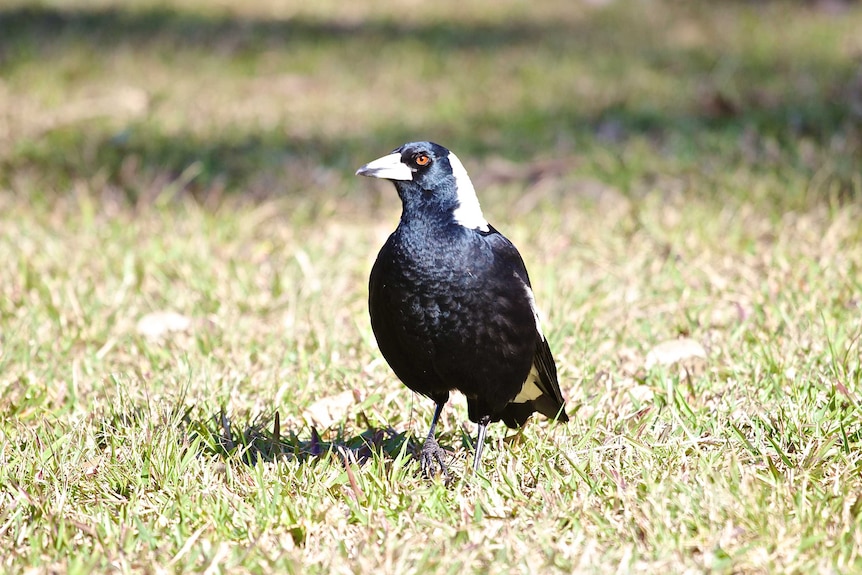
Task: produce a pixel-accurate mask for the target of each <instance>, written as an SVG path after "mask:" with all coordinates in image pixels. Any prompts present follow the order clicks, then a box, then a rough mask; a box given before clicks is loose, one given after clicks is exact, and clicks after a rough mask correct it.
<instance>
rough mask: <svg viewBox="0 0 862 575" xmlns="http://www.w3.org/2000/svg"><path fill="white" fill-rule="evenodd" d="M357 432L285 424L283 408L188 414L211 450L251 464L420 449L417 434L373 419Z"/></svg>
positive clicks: (361, 458) (190, 429)
mask: <svg viewBox="0 0 862 575" xmlns="http://www.w3.org/2000/svg"><path fill="white" fill-rule="evenodd" d="M365 423H366V425H367V428H366V429H365V431H363V432H361V433H358V434H356V435H351V434H349V433H345V432H344V430H343V428H336V429H333V430H330V431H328V432H326V433H323V434H321V433H320V432H319V431H318V430H317V428H315V427H313V426H312V427H305V426H303V427H302V428H290V427H288V428H286V429H285V428H284V427H283V426H282V424H281V415H280V413H279V412H278V411H275V412H274V413H268V414H258V415H256V416H254V417H252V418H251V419H249V420H247V421H245V422H242V423H239V424H237V423H235V422H233V421H232V420H231V418H230V417H229V416H228V414H227V412H226V411H225V410H224V409H222V410H220V411H219V412H218V413H216V414H213V415H212V416H211V417H209V418H207V419H203V420H200V419H197V420H196V419H192V418H184V420H183V424H184V427H185V429H186V437H187V438H188V440H189V441H190V442H196V443H197V444H198V445H199V446H200V450H201V451H202V452H204V453H208V454H211V455H219V456H222V457H225V458H237V459H239V460H241V461H243V462H244V463H246V464H249V465H255V464H257V463H260V462H275V461H279V460H287V461H297V462H300V463H306V462H309V461H312V460H315V459H320V458H323V457H328V456H329V454H331V453H336V454H338V455H340V456H341V457H342V458H347V459H349V460H351V461H355V462H357V463H360V464H362V463H365V462H367V461H368V460H370V459H373V458H383V459H395V458H396V457H398V456H400V455H401V454H403V453H410V454H413V455H415V454H416V453H418V451H419V445H417V444H416V442H415V441H414V440H413V437H412V435H411V434H409V433H407V432H399V431H397V430H395V429H393V428H391V427H387V428H382V427H376V426H372V425H370V424H369V422H368V421H367V420H366V422H365Z"/></svg>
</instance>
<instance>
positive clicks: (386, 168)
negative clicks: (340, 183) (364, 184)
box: [356, 153, 413, 181]
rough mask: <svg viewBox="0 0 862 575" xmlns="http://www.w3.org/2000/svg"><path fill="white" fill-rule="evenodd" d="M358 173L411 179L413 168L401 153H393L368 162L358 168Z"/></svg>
mask: <svg viewBox="0 0 862 575" xmlns="http://www.w3.org/2000/svg"><path fill="white" fill-rule="evenodd" d="M356 175H357V176H368V177H369V178H381V179H384V180H404V181H409V180H412V179H413V170H411V169H410V167H409V166H408V165H407V164H405V163H403V162H402V161H401V154H398V153H392V154H389V155H388V156H383V157H382V158H377V159H376V160H374V161H373V162H368V163H367V164H365V165H364V166H362V167H361V168H359V169H358V170H356Z"/></svg>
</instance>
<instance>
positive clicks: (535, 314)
mask: <svg viewBox="0 0 862 575" xmlns="http://www.w3.org/2000/svg"><path fill="white" fill-rule="evenodd" d="M515 277H516V278H518V279H519V280H521V282H522V283H523V284H524V289H525V290H526V291H527V299H528V300H530V309H531V310H533V317H534V318H536V331H537V332H539V337H541V338H542V341H545V333H544V332H543V331H542V314H541V313H540V312H539V308H538V307H536V298H535V297H533V290H532V289H530V286H528V285H527V282H525V281H524V280H523V279H521V276H519V275H518V274H517V273H515Z"/></svg>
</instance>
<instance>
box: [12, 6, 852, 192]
mask: <svg viewBox="0 0 862 575" xmlns="http://www.w3.org/2000/svg"><path fill="white" fill-rule="evenodd" d="M860 30H862V8H860V4H859V3H857V2H848V1H841V0H822V1H778V0H776V1H768V0H760V1H756V0H752V1H741V0H740V1H722V2H707V1H690V2H684V1H672V0H668V1H659V0H642V1H622V0H619V1H614V0H585V1H581V2H575V1H571V0H547V1H543V2H538V3H536V2H526V1H519V0H508V1H502V2H499V1H494V2H486V1H479V2H459V1H452V0H442V1H438V2H430V3H429V2H419V1H412V0H398V1H395V2H387V3H379V2H371V1H367V2H365V1H358V2H350V3H345V2H335V1H330V0H322V1H317V2H279V1H274V0H249V1H244V2H225V1H221V0H217V1H206V0H174V1H148V0H124V1H110V0H80V1H74V0H69V1H43V2H35V1H33V2H28V1H15V0H4V1H3V2H2V3H0V188H2V189H3V190H5V191H7V192H8V191H11V192H13V193H15V194H16V195H19V196H26V197H28V198H30V199H38V198H51V197H52V196H54V195H56V194H69V193H80V192H81V190H84V189H86V190H87V193H88V194H92V195H95V196H97V197H99V198H101V199H102V200H103V201H105V202H120V203H121V204H129V203H130V204H131V205H136V204H139V203H141V202H144V203H146V202H151V201H152V200H153V199H154V198H156V197H162V198H164V196H165V194H166V193H167V194H168V195H174V194H178V193H181V194H191V195H193V196H194V197H195V198H198V199H200V200H201V201H202V202H204V203H208V204H211V205H214V206H215V205H219V204H220V203H221V201H222V200H223V198H224V196H225V195H226V194H228V195H229V194H239V195H242V196H243V197H244V198H252V199H254V198H258V199H259V198H263V197H271V196H287V197H295V198H296V199H297V200H298V201H301V202H312V203H320V202H327V201H329V200H332V199H333V198H343V197H345V196H347V198H345V199H344V201H346V202H349V201H351V199H352V200H353V201H357V202H359V204H357V206H360V207H361V205H363V203H364V202H365V201H366V200H367V199H368V198H367V197H366V195H367V194H371V193H372V192H371V190H375V189H379V188H377V187H374V186H372V185H370V184H367V183H357V182H356V181H355V180H354V179H353V177H352V174H353V171H354V170H355V168H356V167H357V166H358V165H360V164H361V163H363V162H365V161H367V160H369V159H371V158H376V157H378V156H379V155H381V154H382V153H384V152H386V151H389V150H391V149H393V148H395V147H396V146H398V145H400V144H401V143H403V142H405V141H408V140H417V139H430V140H434V141H437V142H439V143H442V144H443V145H445V146H447V147H449V148H451V149H453V150H454V151H456V153H458V154H459V155H460V156H461V157H462V159H464V160H466V161H465V163H466V164H467V167H468V171H471V172H472V173H473V175H474V179H477V180H479V182H478V183H480V184H489V183H490V184H493V183H501V182H502V183H505V182H515V183H517V184H518V185H521V186H522V189H523V188H524V186H527V187H529V186H532V185H534V184H536V183H537V182H539V181H541V182H542V186H543V188H542V194H543V195H547V194H553V193H555V192H559V193H571V192H572V191H581V192H583V193H585V194H586V195H589V194H591V193H594V192H595V188H596V186H593V185H590V184H584V183H583V182H584V181H587V182H590V181H596V182H600V183H601V184H602V186H612V187H613V188H615V189H616V190H618V191H621V192H622V193H624V194H630V193H638V192H645V191H648V190H649V189H654V188H656V180H655V178H656V177H659V176H660V175H661V174H664V175H672V176H682V177H683V179H682V180H679V181H677V182H676V184H675V186H676V187H677V188H680V187H681V188H682V189H683V191H692V192H695V193H698V194H716V193H718V194H734V195H738V194H742V195H747V194H752V193H755V194H756V193H758V192H757V190H752V189H750V188H748V187H745V188H740V187H739V186H734V185H733V184H732V183H728V178H732V175H733V173H734V172H737V171H739V170H743V171H748V170H754V171H764V170H765V171H771V172H776V171H778V172H782V173H785V174H787V175H786V179H787V181H788V182H790V185H789V187H788V188H787V189H779V188H772V190H771V191H770V192H768V193H769V194H771V195H773V196H776V197H775V198H772V199H775V200H776V201H780V202H790V204H791V205H792V203H793V202H794V201H808V200H810V199H812V198H811V197H810V196H811V195H812V194H813V195H814V196H819V197H822V196H824V195H835V194H838V195H841V196H847V195H853V194H858V193H859V177H860V176H859V173H860V170H859V165H860V157H862V156H860V123H862V33H860ZM478 165H481V166H483V167H482V168H481V169H479V168H473V169H471V166H478ZM576 171H577V173H578V178H571V177H570V176H571V175H572V174H573V173H574V172H576ZM691 171H696V172H697V173H698V174H699V175H698V178H697V184H696V186H695V187H696V188H697V189H696V190H688V189H687V188H689V187H690V186H689V184H690V182H688V181H687V180H686V179H685V175H686V174H688V173H690V172H691ZM816 173H819V174H820V175H821V176H822V177H819V178H818V179H817V181H816V182H815V183H814V188H816V189H811V186H809V185H808V184H807V182H808V181H809V180H810V178H811V177H812V176H813V175H814V174H816ZM796 175H799V176H803V177H802V178H794V177H793V176H796ZM778 177H779V178H784V177H785V176H782V175H779V176H778ZM573 180H577V181H573ZM803 182H805V183H803ZM658 187H661V186H658ZM75 190H77V192H75ZM665 191H667V190H665ZM677 191H679V190H677ZM764 193H766V192H764ZM487 201H488V200H487V199H486V202H487Z"/></svg>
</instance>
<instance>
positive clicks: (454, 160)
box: [449, 152, 488, 232]
mask: <svg viewBox="0 0 862 575" xmlns="http://www.w3.org/2000/svg"><path fill="white" fill-rule="evenodd" d="M449 165H450V166H451V167H452V175H453V176H454V177H455V187H456V188H457V190H456V191H457V193H458V207H457V208H456V209H455V211H454V212H453V214H452V215H454V216H455V221H456V222H458V223H459V224H461V225H462V226H464V227H465V228H470V229H474V230H482V231H483V232H487V231H488V221H487V220H486V219H485V216H484V215H482V208H481V207H480V206H479V198H477V197H476V190H475V189H474V188H473V182H472V181H470V176H468V175H467V170H465V169H464V164H462V163H461V160H459V159H458V156H456V155H455V154H453V153H452V152H449Z"/></svg>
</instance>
